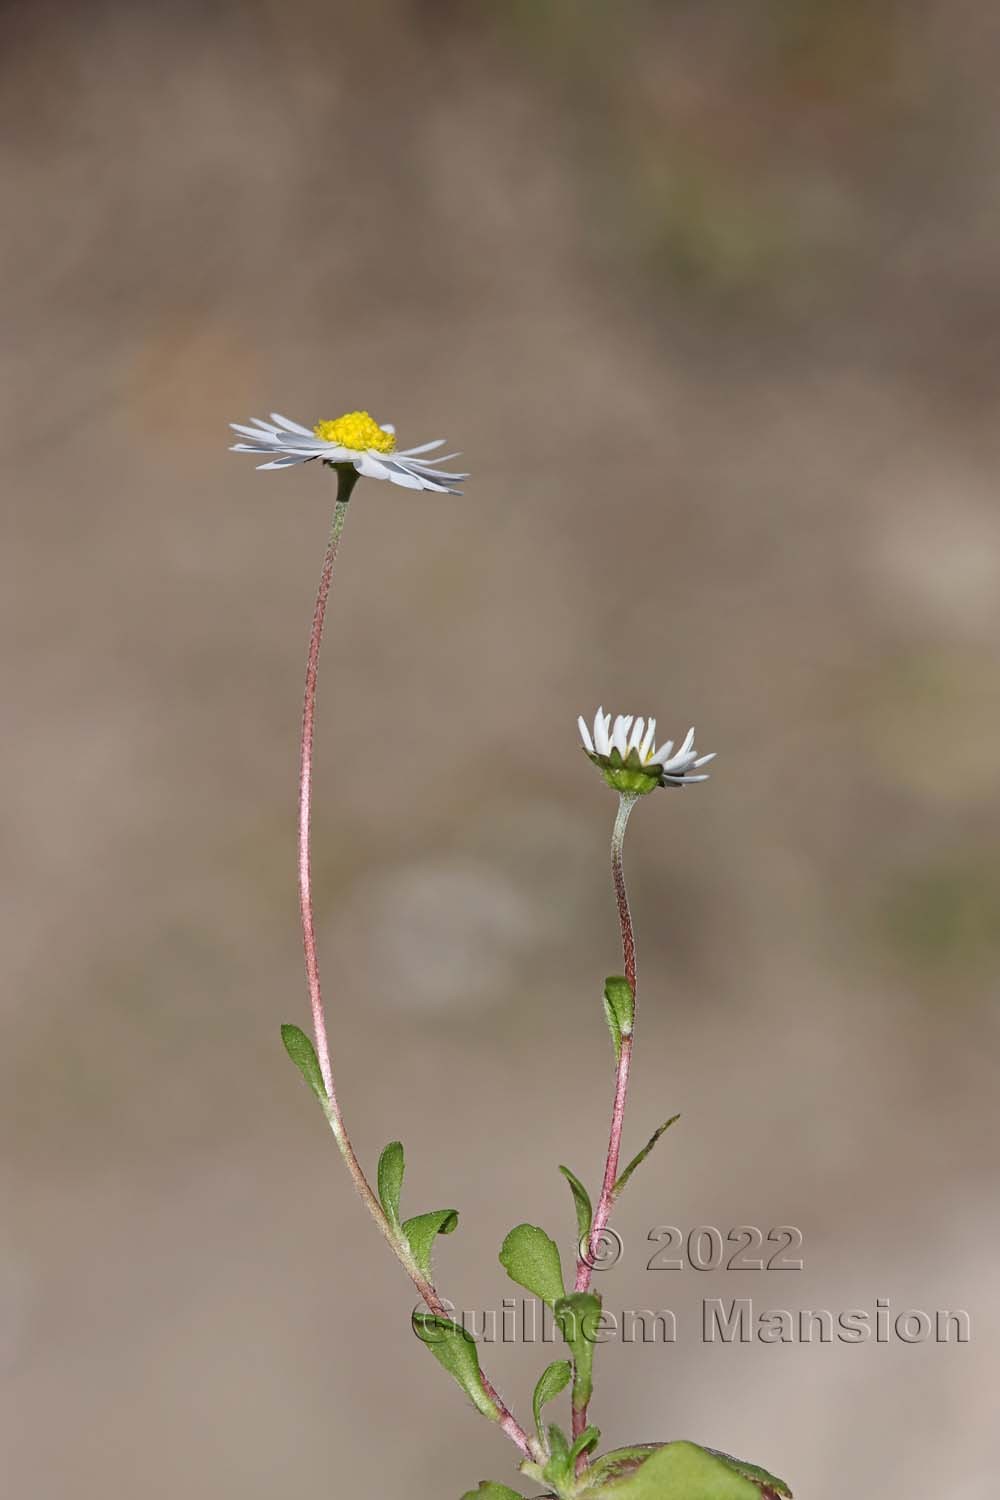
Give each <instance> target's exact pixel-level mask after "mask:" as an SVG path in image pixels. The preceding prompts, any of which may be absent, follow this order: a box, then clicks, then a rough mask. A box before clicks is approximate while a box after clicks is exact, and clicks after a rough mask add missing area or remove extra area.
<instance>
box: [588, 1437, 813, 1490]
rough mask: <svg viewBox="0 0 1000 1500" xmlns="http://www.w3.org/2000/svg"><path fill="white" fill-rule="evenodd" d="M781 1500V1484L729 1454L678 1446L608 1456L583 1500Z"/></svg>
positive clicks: (784, 1487)
mask: <svg viewBox="0 0 1000 1500" xmlns="http://www.w3.org/2000/svg"><path fill="white" fill-rule="evenodd" d="M598 1496H600V1497H602V1500H777V1497H780V1496H785V1497H788V1500H790V1497H791V1491H790V1490H789V1488H788V1486H787V1485H786V1484H784V1483H783V1482H782V1480H780V1479H776V1478H775V1477H774V1475H773V1474H769V1473H768V1472H767V1470H766V1469H759V1468H757V1466H756V1465H754V1464H745V1463H743V1462H742V1461H741V1460H739V1459H734V1458H730V1457H729V1455H728V1454H725V1453H716V1452H715V1451H714V1450H713V1449H711V1448H701V1447H699V1446H698V1444H697V1443H687V1442H677V1443H663V1444H660V1445H655V1444H654V1445H651V1446H648V1447H636V1448H623V1449H619V1450H618V1451H617V1452H615V1453H606V1454H605V1455H604V1456H603V1458H599V1459H598V1460H597V1461H596V1463H594V1464H593V1465H592V1466H591V1468H590V1469H589V1470H588V1471H587V1485H586V1489H584V1490H583V1491H582V1492H581V1497H580V1500H597V1497H598Z"/></svg>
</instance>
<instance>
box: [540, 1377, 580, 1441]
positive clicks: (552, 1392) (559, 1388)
mask: <svg viewBox="0 0 1000 1500" xmlns="http://www.w3.org/2000/svg"><path fill="white" fill-rule="evenodd" d="M572 1378H573V1370H572V1367H571V1365H570V1362H569V1360H568V1359H557V1360H555V1361H554V1362H553V1363H552V1364H551V1365H546V1367H545V1369H544V1370H543V1371H542V1373H541V1375H540V1376H539V1379H538V1384H537V1385H536V1386H535V1394H534V1396H533V1397H532V1401H531V1409H532V1411H533V1412H534V1414H535V1426H536V1427H537V1429H538V1436H539V1437H542V1436H543V1433H542V1407H543V1406H548V1404H549V1402H550V1401H554V1400H555V1399H556V1397H557V1396H558V1395H561V1393H562V1392H563V1391H564V1390H565V1389H566V1387H567V1386H568V1385H569V1383H570V1381H571V1380H572Z"/></svg>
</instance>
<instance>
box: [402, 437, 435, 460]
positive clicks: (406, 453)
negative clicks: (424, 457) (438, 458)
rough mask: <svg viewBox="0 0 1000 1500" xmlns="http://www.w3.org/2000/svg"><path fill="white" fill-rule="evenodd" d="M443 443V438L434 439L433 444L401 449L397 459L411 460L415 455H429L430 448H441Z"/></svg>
mask: <svg viewBox="0 0 1000 1500" xmlns="http://www.w3.org/2000/svg"><path fill="white" fill-rule="evenodd" d="M444 443H445V440H444V438H435V439H434V441H433V443H421V444H420V447H419V448H403V449H402V450H401V451H400V453H399V457H400V458H412V457H413V455H414V454H415V453H430V451H431V449H432V448H443V447H444Z"/></svg>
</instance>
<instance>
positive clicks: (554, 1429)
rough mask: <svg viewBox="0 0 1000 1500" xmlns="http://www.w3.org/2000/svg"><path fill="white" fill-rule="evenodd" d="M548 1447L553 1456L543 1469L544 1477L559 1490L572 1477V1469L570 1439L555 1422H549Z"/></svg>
mask: <svg viewBox="0 0 1000 1500" xmlns="http://www.w3.org/2000/svg"><path fill="white" fill-rule="evenodd" d="M548 1449H549V1453H550V1454H551V1455H552V1456H551V1458H550V1459H549V1461H548V1463H547V1464H546V1465H545V1467H544V1469H543V1470H542V1478H543V1479H544V1480H545V1481H546V1482H547V1483H548V1484H551V1485H553V1486H554V1488H555V1489H557V1490H558V1489H561V1488H562V1486H563V1484H564V1483H565V1482H566V1481H567V1480H569V1479H570V1478H571V1477H572V1470H571V1468H570V1461H569V1440H568V1439H567V1437H566V1434H565V1433H564V1432H563V1430H562V1428H561V1427H560V1426H558V1425H557V1423H555V1422H552V1423H550V1424H549V1432H548Z"/></svg>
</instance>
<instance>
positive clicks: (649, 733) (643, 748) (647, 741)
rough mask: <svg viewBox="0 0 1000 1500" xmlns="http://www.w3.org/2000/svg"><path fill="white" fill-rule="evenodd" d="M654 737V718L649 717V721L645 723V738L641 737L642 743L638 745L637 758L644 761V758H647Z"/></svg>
mask: <svg viewBox="0 0 1000 1500" xmlns="http://www.w3.org/2000/svg"><path fill="white" fill-rule="evenodd" d="M655 738H656V720H655V719H650V721H649V723H648V724H647V725H646V735H645V738H644V739H643V742H642V744H641V745H640V746H639V759H640V760H643V761H645V760H648V759H649V752H650V751H651V750H652V748H653V740H654V739H655Z"/></svg>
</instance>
